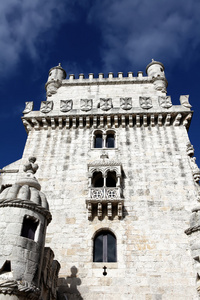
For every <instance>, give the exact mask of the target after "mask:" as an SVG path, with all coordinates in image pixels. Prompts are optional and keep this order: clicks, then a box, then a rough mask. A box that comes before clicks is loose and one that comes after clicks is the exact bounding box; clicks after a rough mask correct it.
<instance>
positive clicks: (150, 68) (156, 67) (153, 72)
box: [146, 59, 168, 93]
mask: <svg viewBox="0 0 200 300" xmlns="http://www.w3.org/2000/svg"><path fill="white" fill-rule="evenodd" d="M164 70H165V68H164V65H163V64H162V63H161V62H159V61H155V60H154V59H152V62H150V63H149V64H148V65H147V67H146V73H147V75H148V76H151V77H152V79H153V83H154V85H155V88H156V90H158V91H161V92H163V93H166V88H167V85H168V83H167V79H166V78H165V72H164Z"/></svg>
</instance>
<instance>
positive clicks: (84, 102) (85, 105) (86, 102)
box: [80, 99, 93, 111]
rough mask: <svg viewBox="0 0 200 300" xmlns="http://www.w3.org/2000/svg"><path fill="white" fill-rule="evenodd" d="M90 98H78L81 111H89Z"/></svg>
mask: <svg viewBox="0 0 200 300" xmlns="http://www.w3.org/2000/svg"><path fill="white" fill-rule="evenodd" d="M92 104H93V103H92V99H81V100H80V105H81V110H83V111H89V110H91V109H92Z"/></svg>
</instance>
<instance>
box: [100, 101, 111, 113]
mask: <svg viewBox="0 0 200 300" xmlns="http://www.w3.org/2000/svg"><path fill="white" fill-rule="evenodd" d="M112 107H113V104H112V99H111V98H100V108H101V109H102V110H105V111H107V110H109V109H111V108H112Z"/></svg>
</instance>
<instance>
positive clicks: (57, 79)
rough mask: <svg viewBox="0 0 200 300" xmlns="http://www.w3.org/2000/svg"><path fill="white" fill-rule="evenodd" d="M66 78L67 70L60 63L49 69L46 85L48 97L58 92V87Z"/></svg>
mask: <svg viewBox="0 0 200 300" xmlns="http://www.w3.org/2000/svg"><path fill="white" fill-rule="evenodd" d="M65 78H66V72H65V70H64V69H63V68H62V67H61V64H59V65H58V66H56V67H53V68H51V69H50V70H49V77H48V80H47V83H46V85H45V88H46V92H47V97H51V96H52V95H53V94H55V93H56V92H57V89H58V88H59V87H60V86H61V84H62V80H63V79H65Z"/></svg>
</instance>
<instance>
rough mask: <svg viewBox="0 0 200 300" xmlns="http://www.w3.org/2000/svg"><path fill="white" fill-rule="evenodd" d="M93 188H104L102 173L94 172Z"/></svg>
mask: <svg viewBox="0 0 200 300" xmlns="http://www.w3.org/2000/svg"><path fill="white" fill-rule="evenodd" d="M92 186H93V187H96V188H99V187H103V177H102V173H101V172H94V174H93V177H92Z"/></svg>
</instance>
